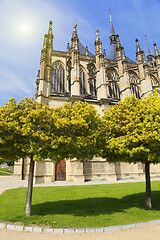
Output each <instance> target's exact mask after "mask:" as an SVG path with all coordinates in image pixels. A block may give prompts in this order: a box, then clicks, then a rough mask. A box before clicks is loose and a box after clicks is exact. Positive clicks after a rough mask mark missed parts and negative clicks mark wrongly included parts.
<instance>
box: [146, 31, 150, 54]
mask: <svg viewBox="0 0 160 240" xmlns="http://www.w3.org/2000/svg"><path fill="white" fill-rule="evenodd" d="M145 40H146V45H147V56H148V55H151V52H150V50H149V46H148V42H147V36H146V35H145Z"/></svg>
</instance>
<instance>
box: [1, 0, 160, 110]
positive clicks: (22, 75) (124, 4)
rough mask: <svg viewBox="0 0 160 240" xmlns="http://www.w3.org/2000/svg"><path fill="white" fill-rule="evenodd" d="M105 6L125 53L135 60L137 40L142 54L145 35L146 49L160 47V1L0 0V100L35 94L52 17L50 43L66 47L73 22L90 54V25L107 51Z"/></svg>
mask: <svg viewBox="0 0 160 240" xmlns="http://www.w3.org/2000/svg"><path fill="white" fill-rule="evenodd" d="M109 8H110V9H111V13H112V20H113V25H114V28H115V32H116V34H119V36H120V41H121V44H122V45H123V46H124V49H125V53H126V55H127V56H128V57H129V58H131V59H132V60H135V52H136V44H135V39H136V38H138V39H139V43H140V46H141V49H142V50H144V51H145V54H146V42H145V34H146V35H147V38H148V44H149V47H150V51H151V53H152V54H153V53H154V52H153V43H154V42H156V43H157V47H158V49H159V50H160V1H159V0H79V1H77V0H0V16H1V17H0V105H4V104H5V102H7V101H8V100H9V98H11V97H14V98H15V99H16V100H17V101H19V100H20V99H22V98H24V97H25V96H27V97H31V96H34V95H35V87H36V85H35V81H36V76H37V71H38V69H39V67H40V55H41V49H42V45H43V36H44V34H45V33H47V31H48V23H49V21H50V20H52V21H53V34H54V40H53V46H54V49H55V50H62V51H65V50H66V47H67V42H70V41H71V36H72V31H73V25H74V24H75V23H77V24H78V36H79V39H80V41H81V43H82V44H83V45H84V46H88V48H89V51H91V52H92V53H94V51H95V49H94V42H95V30H96V29H99V35H100V38H101V41H102V46H103V48H104V49H105V50H106V54H108V53H109V34H110V21H109Z"/></svg>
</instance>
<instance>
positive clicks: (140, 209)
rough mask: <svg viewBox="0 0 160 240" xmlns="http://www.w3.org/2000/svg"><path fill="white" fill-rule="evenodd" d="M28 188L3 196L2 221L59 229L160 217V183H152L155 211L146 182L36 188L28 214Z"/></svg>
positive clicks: (7, 192)
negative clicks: (147, 196)
mask: <svg viewBox="0 0 160 240" xmlns="http://www.w3.org/2000/svg"><path fill="white" fill-rule="evenodd" d="M26 193H27V189H26V188H21V189H12V190H7V191H6V192H4V193H3V194H2V195H0V222H15V223H18V224H24V225H33V224H36V225H39V226H41V225H42V226H49V227H55V228H67V227H69V228H72V227H73V228H74V227H77V228H82V227H105V226H112V225H121V224H129V223H135V222H143V221H149V220H153V219H160V182H159V181H156V182H152V204H153V209H152V210H145V209H144V198H145V183H122V184H107V185H90V186H88V185H87V186H68V187H43V188H42V187H35V188H34V190H33V201H32V216H31V217H25V201H26Z"/></svg>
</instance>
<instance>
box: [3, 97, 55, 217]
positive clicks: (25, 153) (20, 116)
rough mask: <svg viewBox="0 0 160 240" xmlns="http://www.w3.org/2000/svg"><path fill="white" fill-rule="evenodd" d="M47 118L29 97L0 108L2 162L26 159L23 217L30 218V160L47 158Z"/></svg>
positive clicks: (43, 106)
mask: <svg viewBox="0 0 160 240" xmlns="http://www.w3.org/2000/svg"><path fill="white" fill-rule="evenodd" d="M50 119H51V111H50V109H49V108H47V107H46V106H45V105H43V104H39V103H37V102H36V101H35V100H34V99H33V98H31V99H28V98H25V99H24V100H21V101H20V102H18V103H17V104H16V101H15V100H14V99H11V100H10V101H9V102H8V103H7V104H6V105H5V106H3V107H1V108H0V157H1V158H2V159H4V160H5V161H7V160H8V159H9V160H12V161H16V160H18V159H20V158H26V157H29V158H30V169H29V177H28V191H27V199H26V215H27V216H30V215H31V201H32V188H33V173H34V161H35V160H36V161H37V160H42V159H43V158H47V157H48V151H47V146H48V140H49V138H48V137H47V134H48V135H49V133H50V132H49V131H50Z"/></svg>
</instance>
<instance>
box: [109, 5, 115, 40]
mask: <svg viewBox="0 0 160 240" xmlns="http://www.w3.org/2000/svg"><path fill="white" fill-rule="evenodd" d="M109 15H110V24H111V34H110V36H112V35H115V31H114V27H113V23H112V17H111V10H110V9H109Z"/></svg>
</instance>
